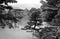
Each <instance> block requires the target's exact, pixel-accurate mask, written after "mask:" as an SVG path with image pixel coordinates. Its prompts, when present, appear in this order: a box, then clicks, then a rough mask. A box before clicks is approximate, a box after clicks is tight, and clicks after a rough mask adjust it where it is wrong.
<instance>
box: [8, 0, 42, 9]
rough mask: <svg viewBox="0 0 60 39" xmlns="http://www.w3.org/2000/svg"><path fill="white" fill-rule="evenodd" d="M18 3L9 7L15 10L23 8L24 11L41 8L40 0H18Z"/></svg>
mask: <svg viewBox="0 0 60 39" xmlns="http://www.w3.org/2000/svg"><path fill="white" fill-rule="evenodd" d="M17 1H18V2H17V3H13V4H12V3H11V4H9V5H11V6H13V7H14V8H22V9H25V8H27V9H31V8H32V7H34V8H39V7H40V6H41V3H40V0H17Z"/></svg>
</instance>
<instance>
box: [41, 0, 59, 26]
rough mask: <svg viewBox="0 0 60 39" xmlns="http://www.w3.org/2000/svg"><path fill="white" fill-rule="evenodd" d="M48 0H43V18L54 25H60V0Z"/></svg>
mask: <svg viewBox="0 0 60 39" xmlns="http://www.w3.org/2000/svg"><path fill="white" fill-rule="evenodd" d="M46 1H47V2H44V1H42V2H41V3H42V6H41V10H42V12H41V17H42V20H43V21H45V22H48V23H49V24H51V25H53V26H60V21H59V10H60V8H59V7H60V5H59V4H60V2H59V0H46Z"/></svg>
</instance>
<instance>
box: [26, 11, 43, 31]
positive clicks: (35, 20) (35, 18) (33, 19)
mask: <svg viewBox="0 0 60 39" xmlns="http://www.w3.org/2000/svg"><path fill="white" fill-rule="evenodd" d="M41 22H42V20H41V16H40V11H35V12H33V13H32V14H31V16H30V19H29V22H27V24H28V25H26V26H27V27H29V29H33V30H36V29H35V27H36V26H38V25H41ZM26 26H25V28H27V27H26ZM32 26H34V27H32Z"/></svg>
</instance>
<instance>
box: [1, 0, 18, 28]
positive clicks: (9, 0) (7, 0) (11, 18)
mask: <svg viewBox="0 0 60 39" xmlns="http://www.w3.org/2000/svg"><path fill="white" fill-rule="evenodd" d="M16 2H17V1H16V0H0V26H1V27H2V28H4V27H5V26H6V25H10V26H9V27H10V28H11V27H13V26H12V23H9V21H11V22H15V23H16V22H17V19H16V18H15V17H14V16H13V15H12V14H11V13H9V12H8V13H7V14H3V12H4V11H5V9H9V11H10V10H11V9H13V8H12V7H11V6H9V5H8V3H16ZM3 3H4V4H5V5H2V4H3Z"/></svg>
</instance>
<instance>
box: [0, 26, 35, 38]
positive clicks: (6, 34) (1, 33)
mask: <svg viewBox="0 0 60 39" xmlns="http://www.w3.org/2000/svg"><path fill="white" fill-rule="evenodd" d="M21 27H22V26H21ZM21 27H20V28H21ZM20 28H19V29H18V28H17V29H8V28H5V29H0V39H35V38H34V37H33V35H32V33H31V32H26V31H25V30H21V29H20Z"/></svg>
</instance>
